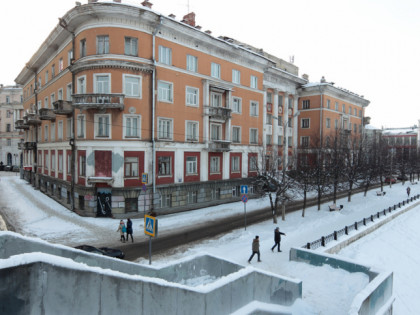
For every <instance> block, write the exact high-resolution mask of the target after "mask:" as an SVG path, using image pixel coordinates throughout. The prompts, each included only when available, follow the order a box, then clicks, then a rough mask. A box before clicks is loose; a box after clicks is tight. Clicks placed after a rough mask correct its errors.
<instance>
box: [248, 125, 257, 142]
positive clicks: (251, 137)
mask: <svg viewBox="0 0 420 315" xmlns="http://www.w3.org/2000/svg"><path fill="white" fill-rule="evenodd" d="M249 143H250V144H258V129H256V128H251V129H250V130H249Z"/></svg>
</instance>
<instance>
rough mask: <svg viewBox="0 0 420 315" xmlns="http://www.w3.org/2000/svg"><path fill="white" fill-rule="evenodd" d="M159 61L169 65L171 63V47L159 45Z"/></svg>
mask: <svg viewBox="0 0 420 315" xmlns="http://www.w3.org/2000/svg"><path fill="white" fill-rule="evenodd" d="M159 62H160V63H163V64H166V65H169V66H171V65H172V48H169V47H166V46H162V45H159Z"/></svg>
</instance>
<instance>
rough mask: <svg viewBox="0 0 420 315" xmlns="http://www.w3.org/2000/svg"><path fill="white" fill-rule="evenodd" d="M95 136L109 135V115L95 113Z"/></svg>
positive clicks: (103, 136)
mask: <svg viewBox="0 0 420 315" xmlns="http://www.w3.org/2000/svg"><path fill="white" fill-rule="evenodd" d="M95 126H96V128H95V133H96V134H95V137H101V138H109V137H110V134H111V132H110V129H111V124H110V115H95Z"/></svg>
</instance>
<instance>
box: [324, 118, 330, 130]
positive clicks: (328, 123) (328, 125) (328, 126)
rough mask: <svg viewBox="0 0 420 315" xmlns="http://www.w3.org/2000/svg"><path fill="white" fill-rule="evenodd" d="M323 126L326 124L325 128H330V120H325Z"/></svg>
mask: <svg viewBox="0 0 420 315" xmlns="http://www.w3.org/2000/svg"><path fill="white" fill-rule="evenodd" d="M325 124H326V127H327V128H331V119H330V118H327V119H326V121H325Z"/></svg>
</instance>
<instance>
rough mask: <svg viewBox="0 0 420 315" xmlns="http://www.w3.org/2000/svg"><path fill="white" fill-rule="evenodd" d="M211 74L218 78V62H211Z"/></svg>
mask: <svg viewBox="0 0 420 315" xmlns="http://www.w3.org/2000/svg"><path fill="white" fill-rule="evenodd" d="M211 76H212V77H213V78H217V79H220V65H219V64H218V63H214V62H212V63H211Z"/></svg>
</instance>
